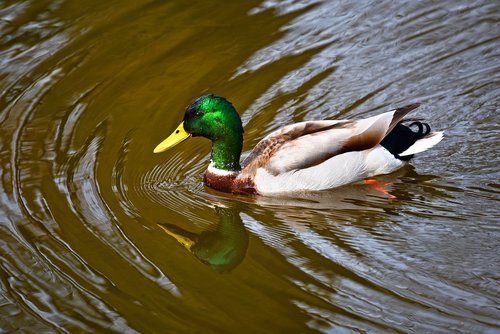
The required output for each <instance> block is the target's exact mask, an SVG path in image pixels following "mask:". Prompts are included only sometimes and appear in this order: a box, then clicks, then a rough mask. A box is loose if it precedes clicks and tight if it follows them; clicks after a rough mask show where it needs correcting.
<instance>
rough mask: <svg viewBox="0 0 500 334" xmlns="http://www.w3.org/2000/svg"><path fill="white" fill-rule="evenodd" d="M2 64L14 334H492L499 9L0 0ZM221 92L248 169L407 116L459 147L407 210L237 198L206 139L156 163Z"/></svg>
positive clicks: (417, 178)
mask: <svg viewBox="0 0 500 334" xmlns="http://www.w3.org/2000/svg"><path fill="white" fill-rule="evenodd" d="M0 64H1V65H0V94H1V99H0V122H1V125H0V180H1V182H0V252H1V254H0V255H1V257H0V260H1V262H0V275H1V276H0V277H1V280H0V332H1V333H11V332H12V333H14V332H16V333H17V332H26V333H44V332H71V333H80V332H99V333H104V332H118V333H134V332H140V333H185V332H188V333H235V332H241V333H265V332H268V333H305V332H330V333H351V332H369V333H385V332H401V333H407V332H415V333H449V332H453V333H455V332H462V333H498V332H499V331H500V320H499V319H500V283H499V276H500V256H499V254H500V241H499V240H500V238H499V237H500V233H499V232H500V231H499V227H500V225H499V221H500V210H499V208H498V207H499V205H500V203H499V196H498V195H499V192H500V184H499V182H498V179H499V175H500V174H499V167H498V166H499V159H498V157H499V146H498V142H499V133H500V129H499V126H498V120H499V115H498V109H499V107H500V98H499V96H500V85H499V83H500V3H499V2H498V1H486V0H485V1H408V2H407V3H406V4H404V3H403V2H402V1H399V2H398V1H395V2H394V1H383V2H376V4H371V5H367V2H363V1H357V2H356V1H314V0H306V1H293V0H288V1H274V0H268V1H263V2H261V1H239V2H229V1H215V0H214V1H183V0H174V1H143V0H140V1H138V0H134V1H132V0H129V1H125V0H120V1H89V0H86V1H69V0H66V1H64V0H52V1H47V0H26V1H21V0H8V1H0ZM208 92H213V93H216V94H219V95H223V96H226V97H228V98H229V99H230V100H231V101H233V103H234V105H235V106H236V108H237V109H238V110H239V112H240V113H241V115H242V118H243V120H244V123H245V140H246V141H245V146H244V149H245V150H246V151H248V150H250V149H251V148H252V147H253V146H254V145H255V144H256V143H257V142H258V140H259V139H260V138H262V137H263V136H264V135H265V134H267V133H269V132H270V131H272V130H274V129H277V128H278V127H281V126H282V125H284V124H289V123H293V122H297V121H302V120H309V119H323V118H351V117H364V116H370V115H374V114H376V113H379V112H383V111H387V110H389V109H390V108H392V107H397V106H402V105H405V104H408V103H411V102H415V101H418V102H421V103H422V106H421V107H420V108H419V109H418V112H417V113H415V114H414V116H417V117H422V118H424V119H426V120H427V121H429V123H431V124H432V126H433V128H434V129H437V130H445V131H446V137H445V140H444V141H443V142H442V143H440V144H439V145H438V146H437V147H436V148H434V149H432V150H430V151H428V152H425V153H423V154H420V155H419V157H418V158H417V159H415V160H414V162H413V163H412V166H408V167H406V168H403V169H402V170H400V171H398V172H396V173H394V174H391V175H387V176H384V177H381V178H380V181H381V182H388V183H390V185H389V186H388V187H389V191H390V193H391V194H393V195H395V196H396V197H397V199H395V200H390V199H389V198H388V196H386V195H384V194H383V193H381V192H377V191H375V190H373V189H372V188H371V187H369V186H365V185H351V186H346V187H343V188H340V189H335V190H331V191H324V192H317V193H310V194H301V195H298V194H295V195H290V196H289V197H287V198H274V199H273V198H261V197H242V196H240V197H236V196H231V195H225V194H220V193H217V192H215V191H213V190H210V189H207V188H205V187H204V186H203V185H202V183H201V181H202V178H201V175H202V172H203V170H204V169H205V168H206V166H207V163H208V159H209V143H208V142H207V141H206V140H203V139H192V140H190V141H188V142H185V143H183V144H181V145H180V146H178V147H176V148H175V149H173V150H172V151H169V152H167V153H164V154H161V155H153V153H152V150H153V148H154V146H155V145H156V144H157V143H158V142H159V141H160V140H162V139H163V138H164V137H165V136H166V135H168V134H169V133H170V131H172V130H173V129H174V128H175V127H176V126H177V125H178V123H179V122H180V120H181V119H182V115H183V113H184V108H185V107H186V105H187V104H188V103H189V102H191V101H192V100H193V99H194V98H196V97H198V96H200V95H202V94H205V93H208ZM159 223H160V224H161V225H159ZM167 231H168V232H169V233H170V235H169V233H166V232H167ZM174 233H175V235H176V236H177V239H179V241H181V242H183V243H185V244H187V243H189V242H190V241H189V240H188V238H191V239H192V240H193V241H192V242H191V243H192V244H193V245H192V248H191V252H189V251H187V249H186V248H185V247H184V246H183V245H182V244H181V243H179V242H178V240H176V238H174V237H172V236H173V235H174ZM181 235H182V236H183V237H182V238H181Z"/></svg>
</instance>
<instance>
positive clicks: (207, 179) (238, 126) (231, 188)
mask: <svg viewBox="0 0 500 334" xmlns="http://www.w3.org/2000/svg"><path fill="white" fill-rule="evenodd" d="M419 105H420V104H419V103H413V104H409V105H406V106H404V107H401V108H396V109H394V110H391V111H388V112H385V113H381V114H379V115H376V116H372V117H368V118H363V119H347V120H317V121H303V122H299V123H295V124H290V125H286V126H284V127H282V128H280V129H278V130H275V131H273V132H271V133H269V134H268V135H267V136H265V137H264V138H263V139H262V140H260V142H258V144H257V145H256V146H255V148H254V149H253V150H252V151H251V152H250V153H249V154H248V155H247V156H246V157H245V158H244V159H243V161H242V162H241V161H240V159H241V152H242V148H243V132H244V131H243V125H242V121H241V118H240V116H239V114H238V112H237V111H236V109H235V107H234V106H233V104H232V103H231V102H230V101H228V100H227V99H226V98H224V97H222V96H217V95H213V94H209V95H204V96H201V97H199V98H197V99H196V100H195V101H194V102H192V103H191V104H189V106H188V107H187V108H186V111H185V113H184V119H183V121H182V122H181V123H180V125H179V126H178V127H177V128H176V129H175V130H174V131H173V132H172V134H171V135H170V136H168V137H167V138H166V139H165V140H163V141H161V142H160V143H159V144H158V145H157V146H156V147H155V148H154V150H153V152H154V153H160V152H164V151H166V150H168V149H171V148H172V147H174V146H176V145H178V144H180V143H181V142H183V141H185V140H186V139H188V138H191V137H198V136H200V137H204V138H207V139H209V140H210V141H211V142H212V151H211V159H210V163H209V165H208V168H207V170H206V171H205V173H204V176H203V182H204V184H205V185H206V186H208V187H210V188H213V189H215V190H218V191H222V192H227V193H233V194H251V195H264V196H273V195H277V194H283V193H290V192H304V191H320V190H326V189H332V188H336V187H340V186H343V185H346V184H350V183H353V182H357V181H362V180H366V179H367V178H371V177H375V176H377V175H382V174H390V173H392V172H394V171H396V170H397V169H399V168H401V167H402V166H403V165H404V164H406V163H407V162H408V161H409V160H411V159H412V158H413V157H414V155H415V154H417V153H420V152H423V151H425V150H428V149H430V148H431V147H433V146H435V145H436V144H437V143H439V142H440V141H441V140H442V138H443V132H442V131H431V127H430V126H429V124H427V123H423V122H420V121H413V122H412V123H410V124H406V123H407V122H406V121H405V120H404V117H405V116H406V115H407V114H408V113H409V112H411V111H413V110H415V109H416V108H417V107H418V106H419ZM403 123H405V124H403Z"/></svg>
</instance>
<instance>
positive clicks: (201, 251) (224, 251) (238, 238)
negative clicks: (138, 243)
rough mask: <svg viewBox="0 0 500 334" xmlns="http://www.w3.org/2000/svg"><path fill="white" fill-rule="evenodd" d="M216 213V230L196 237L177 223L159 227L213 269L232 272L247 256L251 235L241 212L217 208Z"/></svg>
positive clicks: (195, 234) (163, 224)
mask: <svg viewBox="0 0 500 334" xmlns="http://www.w3.org/2000/svg"><path fill="white" fill-rule="evenodd" d="M216 211H217V213H218V215H219V222H218V224H217V227H216V229H215V230H208V231H204V232H201V233H199V234H197V233H193V232H190V231H187V230H185V229H183V228H181V227H179V226H177V225H174V224H167V223H159V224H158V226H160V227H161V228H162V229H163V230H164V231H165V232H166V233H167V234H168V235H170V236H171V237H173V238H174V239H175V240H177V241H178V242H179V243H180V244H182V245H183V246H184V247H185V248H186V249H187V250H189V251H190V252H191V253H192V254H193V255H194V256H196V257H197V258H198V259H199V260H200V261H201V262H203V263H205V264H206V265H208V266H210V267H211V268H212V269H213V270H215V271H217V272H220V273H222V272H230V271H231V270H233V269H234V268H236V267H237V266H238V265H239V264H240V263H241V261H243V258H244V257H245V254H246V251H247V247H248V233H247V231H246V229H245V226H244V225H243V222H242V220H241V218H240V215H239V211H238V210H231V209H228V208H220V207H217V208H216Z"/></svg>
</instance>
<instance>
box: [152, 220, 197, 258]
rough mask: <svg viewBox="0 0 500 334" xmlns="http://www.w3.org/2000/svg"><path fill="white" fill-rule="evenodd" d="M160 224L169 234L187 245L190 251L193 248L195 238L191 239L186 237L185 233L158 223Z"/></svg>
mask: <svg viewBox="0 0 500 334" xmlns="http://www.w3.org/2000/svg"><path fill="white" fill-rule="evenodd" d="M158 226H160V227H161V229H162V230H163V231H165V232H166V233H167V234H168V235H170V236H172V237H174V239H175V240H177V241H178V242H179V243H180V244H181V245H183V246H184V247H186V249H187V250H188V251H190V250H191V247H193V245H194V240H191V239H189V238H188V237H185V236H183V235H180V234H178V233H175V232H173V231H170V230H169V229H168V227H167V226H163V225H162V224H158Z"/></svg>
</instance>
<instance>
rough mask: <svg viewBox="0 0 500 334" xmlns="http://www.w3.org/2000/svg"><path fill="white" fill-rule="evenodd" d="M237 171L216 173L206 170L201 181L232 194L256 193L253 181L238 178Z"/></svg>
mask: <svg viewBox="0 0 500 334" xmlns="http://www.w3.org/2000/svg"><path fill="white" fill-rule="evenodd" d="M238 175H239V173H234V174H231V175H218V174H215V173H213V172H210V171H208V170H207V171H206V172H205V175H204V177H203V182H204V183H205V184H206V185H207V186H209V187H210V188H213V189H215V190H219V191H223V192H226V193H233V194H252V195H255V194H257V193H258V192H257V189H256V186H255V183H254V182H253V181H252V180H250V178H238Z"/></svg>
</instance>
